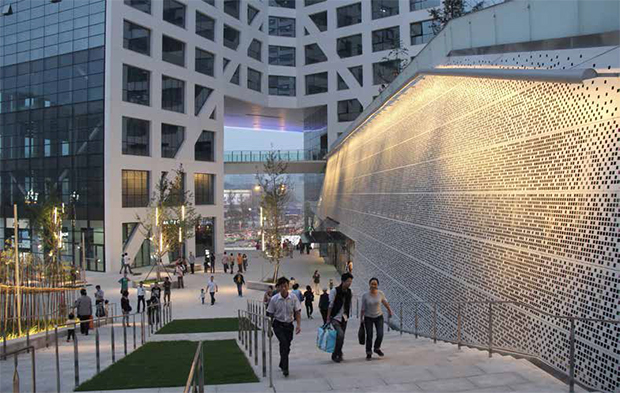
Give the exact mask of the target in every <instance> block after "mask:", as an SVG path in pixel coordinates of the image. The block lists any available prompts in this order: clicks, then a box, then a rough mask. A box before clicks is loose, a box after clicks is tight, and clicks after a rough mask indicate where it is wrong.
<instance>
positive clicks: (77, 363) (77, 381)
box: [73, 322, 80, 388]
mask: <svg viewBox="0 0 620 393" xmlns="http://www.w3.org/2000/svg"><path fill="white" fill-rule="evenodd" d="M75 327H76V323H75V322H74V323H73V329H74V332H75ZM77 336H78V335H77V332H75V333H73V373H74V375H75V387H76V388H77V387H78V386H80V360H79V358H78V356H79V355H78V352H79V351H78V338H77Z"/></svg>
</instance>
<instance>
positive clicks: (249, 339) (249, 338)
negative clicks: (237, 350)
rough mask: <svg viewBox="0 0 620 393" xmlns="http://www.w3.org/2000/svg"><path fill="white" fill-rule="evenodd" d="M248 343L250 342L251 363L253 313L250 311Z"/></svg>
mask: <svg viewBox="0 0 620 393" xmlns="http://www.w3.org/2000/svg"><path fill="white" fill-rule="evenodd" d="M248 343H249V344H250V349H249V354H250V364H251V363H252V314H250V313H248Z"/></svg>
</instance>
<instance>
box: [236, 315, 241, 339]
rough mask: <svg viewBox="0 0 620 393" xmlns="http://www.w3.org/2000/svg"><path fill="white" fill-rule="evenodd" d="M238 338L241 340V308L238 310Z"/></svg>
mask: <svg viewBox="0 0 620 393" xmlns="http://www.w3.org/2000/svg"><path fill="white" fill-rule="evenodd" d="M237 338H238V339H239V341H241V310H237Z"/></svg>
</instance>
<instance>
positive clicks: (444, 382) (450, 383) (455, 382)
mask: <svg viewBox="0 0 620 393" xmlns="http://www.w3.org/2000/svg"><path fill="white" fill-rule="evenodd" d="M416 385H418V386H419V387H420V388H421V389H422V390H423V391H425V392H464V391H467V390H473V389H476V388H477V386H476V385H474V384H473V383H472V382H471V381H469V380H468V379H467V378H452V379H440V380H436V381H427V382H417V383H416Z"/></svg>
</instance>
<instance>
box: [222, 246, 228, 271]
mask: <svg viewBox="0 0 620 393" xmlns="http://www.w3.org/2000/svg"><path fill="white" fill-rule="evenodd" d="M222 266H224V273H228V254H226V251H224V255H222Z"/></svg>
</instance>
